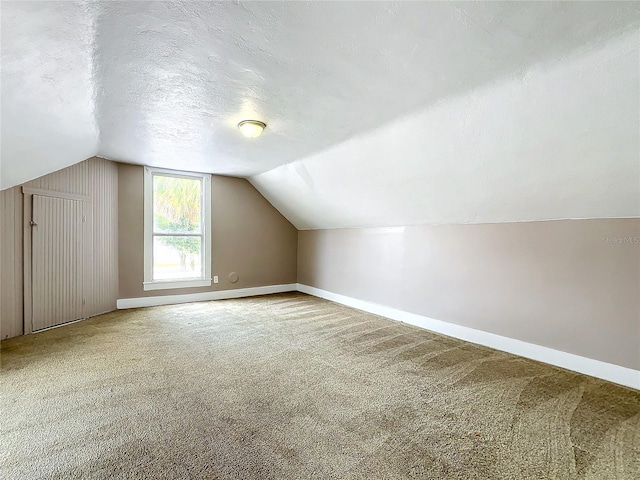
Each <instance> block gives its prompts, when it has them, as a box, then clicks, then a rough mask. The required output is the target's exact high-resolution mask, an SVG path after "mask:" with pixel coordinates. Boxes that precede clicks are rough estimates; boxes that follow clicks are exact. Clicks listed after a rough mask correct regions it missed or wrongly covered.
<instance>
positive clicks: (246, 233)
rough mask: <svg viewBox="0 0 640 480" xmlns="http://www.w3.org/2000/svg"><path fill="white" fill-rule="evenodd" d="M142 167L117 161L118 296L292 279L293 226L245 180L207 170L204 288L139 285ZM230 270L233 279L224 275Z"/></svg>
mask: <svg viewBox="0 0 640 480" xmlns="http://www.w3.org/2000/svg"><path fill="white" fill-rule="evenodd" d="M143 173H144V170H143V168H142V167H139V166H136V165H126V164H120V165H119V206H120V207H119V235H120V250H119V254H120V257H119V263H120V294H119V298H121V299H126V298H138V297H147V296H154V297H155V296H159V295H178V294H186V293H202V292H207V291H216V290H232V289H239V288H247V287H258V286H265V285H280V284H290V283H295V282H296V276H297V266H296V262H297V242H298V232H297V230H296V229H295V227H294V226H293V225H291V224H290V223H289V221H287V219H285V218H284V217H283V216H282V215H281V214H280V213H279V212H278V211H277V210H276V209H275V208H273V207H272V206H271V205H270V204H269V202H267V201H266V200H265V199H264V197H262V195H260V193H258V191H256V189H255V188H253V187H252V186H251V184H250V183H249V182H248V181H246V180H244V179H240V178H232V177H222V176H213V177H212V182H211V202H212V207H211V208H212V211H211V219H212V226H211V236H212V242H211V243H212V245H211V248H212V254H211V256H212V268H211V274H212V275H217V276H218V277H219V283H218V284H212V285H211V287H206V288H204V287H203V288H188V289H170V290H153V291H146V292H145V291H144V290H143V287H142V282H143V278H144V228H143V227H144V225H143V218H144V185H143V183H144V182H143V178H144V175H143ZM232 272H235V273H237V274H238V276H239V279H238V281H237V282H236V283H232V282H231V281H230V280H229V275H230V274H231V273H232Z"/></svg>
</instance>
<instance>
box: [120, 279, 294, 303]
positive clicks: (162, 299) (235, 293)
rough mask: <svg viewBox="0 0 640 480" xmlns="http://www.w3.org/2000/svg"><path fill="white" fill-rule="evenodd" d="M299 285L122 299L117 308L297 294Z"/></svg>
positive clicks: (289, 284)
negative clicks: (285, 293)
mask: <svg viewBox="0 0 640 480" xmlns="http://www.w3.org/2000/svg"><path fill="white" fill-rule="evenodd" d="M296 287H297V285H296V284H295V283H288V284H285V285H267V286H265V287H250V288H238V289H236V290H220V291H217V292H204V293H187V294H184V295H157V296H154V297H138V298H121V299H118V301H117V303H116V306H117V307H118V309H125V308H138V307H156V306H159V305H173V304H176V303H189V302H205V301H208V300H226V299H229V298H242V297H254V296H256V295H269V294H271V293H284V292H295V291H296V289H297V288H296Z"/></svg>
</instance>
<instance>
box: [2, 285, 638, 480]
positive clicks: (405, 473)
mask: <svg viewBox="0 0 640 480" xmlns="http://www.w3.org/2000/svg"><path fill="white" fill-rule="evenodd" d="M1 349H2V351H1V363H2V375H1V380H2V383H1V395H2V396H1V398H0V401H1V408H2V412H1V418H2V423H1V425H0V428H1V431H0V433H1V449H0V468H1V474H0V477H2V478H5V479H39V478H47V479H49V478H56V479H74V478H97V479H107V478H131V479H133V478H135V479H146V478H150V479H151V478H153V479H189V478H196V479H199V478H208V479H332V478H336V479H402V478H428V479H465V480H467V479H547V478H549V479H618V478H624V479H638V478H640V392H637V391H633V390H630V389H626V388H623V387H619V386H616V385H613V384H610V383H607V382H604V381H600V380H596V379H593V378H589V377H586V376H583V375H579V374H574V373H571V372H568V371H564V370H560V369H557V368H553V367H551V366H548V365H544V364H541V363H537V362H533V361H529V360H525V359H523V358H519V357H515V356H512V355H508V354H505V353H501V352H497V351H494V350H490V349H487V348H482V347H479V346H476V345H472V344H469V343H465V342H462V341H458V340H454V339H451V338H447V337H443V336H440V335H436V334H433V333H430V332H427V331H424V330H420V329H418V328H414V327H411V326H407V325H404V324H401V323H396V322H393V321H390V320H386V319H383V318H380V317H376V316H374V315H370V314H367V313H363V312H359V311H356V310H352V309H349V308H346V307H343V306H340V305H336V304H333V303H330V302H327V301H324V300H320V299H316V298H313V297H310V296H306V295H303V294H296V293H294V294H283V295H272V296H265V297H257V298H251V299H241V300H227V301H218V302H205V303H194V304H187V305H176V306H165V307H156V308H147V309H138V310H129V311H120V312H113V313H110V314H106V315H102V316H100V317H95V318H93V319H90V320H86V321H83V322H79V323H75V324H71V325H67V326H64V327H60V328H56V329H53V330H49V331H46V332H42V333H39V334H36V335H30V336H26V337H19V338H14V339H10V340H6V341H3V342H2V344H1Z"/></svg>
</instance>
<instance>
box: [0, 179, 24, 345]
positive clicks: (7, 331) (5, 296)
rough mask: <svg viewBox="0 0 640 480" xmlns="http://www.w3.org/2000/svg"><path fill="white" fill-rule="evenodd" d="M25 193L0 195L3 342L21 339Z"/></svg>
mask: <svg viewBox="0 0 640 480" xmlns="http://www.w3.org/2000/svg"><path fill="white" fill-rule="evenodd" d="M22 295H23V294H22V192H21V189H20V187H13V188H8V189H6V190H2V191H0V338H9V337H15V336H17V335H22V330H23V311H22V305H23V301H22Z"/></svg>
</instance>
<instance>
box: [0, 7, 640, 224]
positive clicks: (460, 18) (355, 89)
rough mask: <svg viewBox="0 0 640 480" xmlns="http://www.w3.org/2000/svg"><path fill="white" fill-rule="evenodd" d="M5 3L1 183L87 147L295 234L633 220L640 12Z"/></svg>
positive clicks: (67, 159) (67, 160)
mask: <svg viewBox="0 0 640 480" xmlns="http://www.w3.org/2000/svg"><path fill="white" fill-rule="evenodd" d="M0 8H1V10H0V14H1V19H2V31H1V35H2V46H1V49H2V78H1V82H2V83H1V89H2V90H1V102H2V103H1V113H2V117H1V121H2V123H1V140H2V145H1V149H2V151H1V156H0V160H1V162H2V163H1V168H0V173H1V175H2V179H1V186H2V188H6V187H8V186H11V185H15V184H18V183H20V182H23V181H26V180H28V179H31V178H34V177H36V176H39V175H42V174H45V173H48V172H51V171H53V170H57V169H59V168H62V167H65V166H68V165H70V164H73V163H76V162H78V161H81V160H83V159H85V158H87V157H89V156H92V155H95V154H97V155H99V156H103V157H106V158H111V159H114V160H119V161H125V162H130V163H138V164H147V165H155V166H162V167H168V168H177V169H185V170H197V171H207V172H212V173H219V174H227V175H238V176H246V177H250V180H251V181H252V183H254V185H255V186H256V187H257V188H259V189H260V190H261V191H262V193H263V194H264V195H265V196H266V197H267V198H268V199H269V200H270V201H271V202H272V203H273V204H274V205H275V206H276V207H278V208H279V209H280V210H281V211H282V212H283V213H284V214H285V215H286V216H287V217H288V218H289V219H290V220H292V222H293V223H294V224H295V225H296V226H297V227H299V228H329V227H348V226H368V225H376V226H384V225H406V224H415V223H427V224H433V223H472V222H503V221H523V220H539V219H544V218H575V217H579V218H590V217H610V216H638V215H640V171H639V163H640V159H639V153H638V152H639V150H640V140H639V135H640V133H639V131H640V125H639V103H640V99H639V94H638V90H639V86H638V85H639V81H640V79H639V75H638V69H639V67H638V65H639V60H640V58H639V57H640V48H639V27H640V5H639V4H638V3H634V2H623V3H614V2H602V3H598V2H559V3H551V2H504V3H503V2H479V3H469V2H460V3H458V2H446V3H445V2H222V3H212V2H90V3H71V2H2V4H1V6H0ZM245 118H258V119H261V120H264V121H266V122H267V124H268V127H267V130H266V131H265V134H264V135H263V136H262V137H260V138H258V139H255V140H247V139H245V138H243V137H241V136H240V135H239V133H238V131H237V129H236V124H237V123H238V121H240V120H242V119H245Z"/></svg>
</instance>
